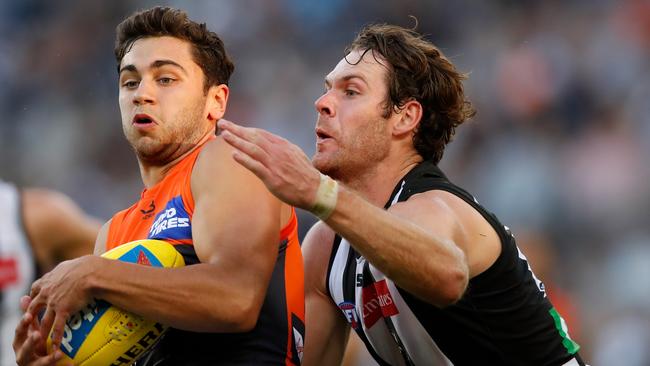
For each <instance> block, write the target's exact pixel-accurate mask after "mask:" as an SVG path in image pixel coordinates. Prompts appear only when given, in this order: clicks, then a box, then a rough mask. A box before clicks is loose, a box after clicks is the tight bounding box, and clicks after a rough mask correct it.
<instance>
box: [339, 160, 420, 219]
mask: <svg viewBox="0 0 650 366" xmlns="http://www.w3.org/2000/svg"><path fill="white" fill-rule="evenodd" d="M421 161H422V157H421V156H420V155H418V154H417V153H414V154H408V155H402V154H400V155H399V156H392V157H389V158H388V159H386V160H385V161H383V162H381V163H379V164H377V165H376V166H374V167H371V168H370V169H368V170H367V171H366V172H365V173H364V174H359V175H356V176H355V177H352V178H351V179H349V180H347V181H343V183H344V184H345V185H346V186H347V187H349V188H351V189H353V190H354V191H356V192H358V193H359V194H360V195H362V196H363V197H364V198H365V199H367V200H368V201H370V202H371V203H373V204H374V205H377V206H380V207H383V206H384V205H385V204H386V202H387V201H388V199H389V198H390V195H391V193H393V189H394V188H395V186H396V185H397V184H398V183H399V181H400V180H401V179H402V178H403V177H404V176H405V175H406V173H408V172H409V171H410V170H411V169H413V168H414V167H415V166H416V165H417V164H418V163H420V162H421Z"/></svg>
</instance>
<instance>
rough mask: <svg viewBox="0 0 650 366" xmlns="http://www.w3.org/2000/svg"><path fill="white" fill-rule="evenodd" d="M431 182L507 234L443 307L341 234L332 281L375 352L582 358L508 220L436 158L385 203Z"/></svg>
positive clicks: (446, 357) (491, 360)
mask: <svg viewBox="0 0 650 366" xmlns="http://www.w3.org/2000/svg"><path fill="white" fill-rule="evenodd" d="M430 190H444V191H447V192H449V193H452V194H454V195H456V196H457V197H460V198H461V199H463V200H464V201H466V202H467V203H468V204H470V205H471V206H472V207H473V208H474V209H476V210H477V211H478V212H480V213H481V215H482V216H483V217H484V218H485V219H486V220H487V221H488V222H489V223H490V225H491V226H492V227H493V228H494V230H495V231H496V232H497V234H498V236H499V238H500V239H501V246H502V250H501V254H500V255H499V257H498V258H497V260H496V261H495V263H494V264H493V265H492V266H491V267H490V268H488V269H487V270H486V271H484V272H483V273H481V274H479V275H477V276H475V277H474V278H472V279H470V281H469V284H468V287H467V290H466V292H465V294H464V295H463V297H462V298H461V300H460V301H458V302H457V303H456V304H454V305H451V306H448V307H445V308H442V309H441V308H438V307H436V306H433V305H431V304H428V303H425V302H423V301H421V300H419V299H417V298H415V297H414V296H412V295H410V294H409V293H407V292H406V291H404V290H402V289H401V288H399V287H397V286H396V285H395V284H394V283H393V282H392V281H391V280H390V279H388V278H386V277H385V276H384V275H383V274H382V273H381V272H380V271H379V270H377V269H376V268H375V267H374V266H373V265H372V264H370V263H368V261H366V259H365V258H364V257H362V256H361V255H359V254H358V253H357V252H356V251H355V250H354V249H353V248H352V247H351V246H350V244H349V243H348V241H347V240H346V239H345V238H341V237H340V236H338V235H337V236H335V239H334V244H333V247H332V253H331V257H330V263H329V267H328V273H327V287H326V288H327V290H328V291H329V295H330V297H331V298H332V300H333V301H334V302H335V304H337V305H338V307H339V308H340V310H341V311H342V312H343V315H344V316H345V317H346V319H347V320H348V323H350V325H351V327H352V328H353V329H354V330H355V331H356V332H357V334H358V335H359V336H360V338H361V339H362V340H363V342H364V343H365V344H366V347H367V348H368V350H369V351H370V353H371V354H372V356H373V357H374V358H375V360H376V361H377V362H378V363H379V364H380V365H499V366H506V365H562V364H565V363H567V362H568V361H569V360H571V359H573V358H574V357H578V360H579V356H577V351H578V349H579V346H578V344H577V343H575V342H574V341H573V340H571V339H570V338H569V335H568V331H567V328H566V325H565V323H564V320H563V319H562V318H561V317H560V315H559V314H558V312H557V311H556V310H555V309H554V308H553V306H552V304H551V303H550V301H549V300H548V299H547V297H546V293H545V291H544V285H543V284H542V283H541V282H540V281H539V280H538V279H537V278H536V277H535V275H534V274H533V273H532V271H531V270H530V266H529V265H528V262H527V260H526V257H525V256H524V255H523V254H522V253H521V252H520V251H519V249H518V248H517V246H516V243H515V240H514V237H513V236H512V235H511V233H510V231H509V230H508V228H507V227H505V226H503V225H502V224H501V223H500V222H499V221H498V219H497V218H496V217H495V216H494V215H493V214H492V213H490V212H488V211H487V210H486V209H485V208H483V207H482V206H481V205H480V204H479V203H478V202H477V201H476V200H475V199H474V197H472V196H471V195H470V194H469V193H467V192H466V191H464V190H463V189H461V188H459V187H457V186H456V185H454V184H452V183H451V182H449V180H448V179H447V178H446V177H445V175H444V174H443V173H442V172H441V171H440V170H439V169H438V168H437V167H436V166H435V165H434V164H433V163H431V162H423V163H420V164H419V165H418V166H417V167H415V168H414V169H413V170H411V171H410V172H409V173H408V174H407V175H406V176H405V177H404V178H403V179H402V181H400V183H399V184H398V185H397V186H396V187H395V189H394V191H393V193H392V194H391V198H390V199H389V201H388V202H387V203H386V206H385V208H388V207H390V206H391V205H392V204H394V203H396V202H401V201H405V200H407V199H408V198H409V197H411V196H412V195H414V194H417V193H421V192H425V191H430ZM571 362H573V361H571ZM575 362H576V363H575V364H576V365H577V364H582V363H581V362H582V361H575Z"/></svg>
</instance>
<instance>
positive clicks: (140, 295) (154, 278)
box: [14, 7, 304, 365]
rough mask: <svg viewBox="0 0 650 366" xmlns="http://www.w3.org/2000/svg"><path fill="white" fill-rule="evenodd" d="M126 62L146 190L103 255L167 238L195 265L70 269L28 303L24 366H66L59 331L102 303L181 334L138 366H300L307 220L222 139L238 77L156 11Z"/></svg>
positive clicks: (208, 40) (198, 37)
mask: <svg viewBox="0 0 650 366" xmlns="http://www.w3.org/2000/svg"><path fill="white" fill-rule="evenodd" d="M115 55H116V58H117V62H118V72H119V104H120V110H121V114H122V128H123V130H124V134H125V136H126V138H127V140H128V141H129V143H130V144H131V146H132V147H133V149H134V151H135V153H136V155H137V158H138V163H139V166H140V173H141V175H142V181H143V183H144V190H143V191H142V194H141V196H140V199H139V200H138V201H137V202H136V203H135V204H134V205H133V206H131V207H129V208H128V209H126V210H124V211H121V212H119V213H117V214H116V215H114V216H113V218H112V219H111V220H110V221H109V222H107V223H106V224H105V225H104V227H103V228H102V230H101V231H100V234H99V237H98V239H97V243H96V249H95V254H101V253H103V252H104V251H106V250H109V249H111V248H114V247H116V246H118V245H120V244H123V243H126V242H129V241H133V240H137V239H146V238H148V239H160V240H164V241H167V242H169V243H172V244H174V245H175V246H176V248H177V250H178V251H179V252H180V253H182V254H183V256H184V257H185V262H186V264H188V265H187V266H186V267H182V268H177V269H168V268H153V267H147V266H143V265H138V264H132V263H124V262H120V261H113V260H107V259H104V258H101V257H99V256H98V255H94V256H93V255H89V256H85V257H81V258H79V259H75V260H72V261H67V262H64V263H62V264H61V265H59V266H57V267H56V268H55V269H54V270H53V271H51V272H50V273H49V274H47V275H45V276H44V277H43V278H42V279H41V280H39V281H36V282H35V283H34V284H33V286H32V290H31V294H30V296H29V297H28V298H24V299H23V305H24V306H26V307H27V310H26V313H25V316H24V318H23V320H22V322H21V324H20V325H19V326H18V328H17V331H16V340H15V342H14V349H15V351H16V355H17V359H18V363H19V365H48V364H53V363H55V362H56V360H58V359H60V358H61V357H62V354H61V351H56V352H53V353H51V354H46V353H45V352H43V344H44V339H45V337H46V335H47V332H48V330H49V329H50V328H51V327H52V326H53V333H52V337H53V339H54V343H55V344H60V342H61V338H62V331H63V329H64V325H65V321H66V319H67V318H68V316H69V315H70V314H73V313H74V312H76V311H78V310H79V309H81V308H82V307H83V306H84V305H85V304H86V303H87V302H88V301H90V300H91V299H92V298H97V299H103V300H106V301H108V302H110V303H112V304H113V305H115V306H118V307H120V308H123V309H126V310H128V311H131V312H134V313H136V314H138V315H141V316H143V317H145V318H148V319H151V320H155V321H158V322H161V323H163V324H167V325H170V326H171V327H173V328H172V329H171V330H170V332H168V333H167V334H166V335H165V337H164V338H163V339H162V341H161V342H160V343H158V345H157V346H156V347H154V349H153V350H152V351H151V352H149V353H148V354H146V355H144V356H143V357H142V358H141V359H140V360H139V361H138V365H153V364H155V365H221V364H228V365H232V364H275V365H292V364H299V363H300V358H301V356H302V339H303V334H304V324H303V319H304V290H303V269H302V257H301V254H300V247H299V243H298V238H297V223H296V215H295V212H294V209H293V208H292V207H291V206H289V205H287V204H284V203H282V202H281V201H279V200H278V199H277V198H275V197H274V196H273V195H272V194H271V193H269V192H268V191H267V189H266V188H265V186H264V184H263V183H262V182H261V181H260V180H259V179H258V178H257V177H255V175H254V174H252V173H251V172H249V171H248V170H247V169H245V168H243V167H242V166H240V165H239V164H237V163H236V162H235V161H234V160H233V159H232V152H233V149H232V148H231V147H230V146H229V145H228V144H227V143H225V142H224V141H223V140H222V139H221V137H216V136H215V129H216V127H215V126H216V122H217V121H218V120H219V119H221V118H222V117H223V115H224V113H225V112H226V105H227V102H228V96H229V88H228V86H227V84H228V79H229V77H230V75H231V73H232V71H233V69H234V67H233V64H232V62H231V61H230V59H229V57H228V55H227V54H226V52H225V50H224V46H223V43H222V41H221V39H219V37H218V36H217V35H216V34H215V33H213V32H211V31H209V30H207V29H206V27H205V24H198V23H196V22H194V21H192V20H189V19H188V18H187V15H186V14H185V13H184V12H182V11H180V10H177V9H170V8H161V7H156V8H153V9H149V10H146V11H143V12H139V13H135V14H133V15H131V16H130V17H128V18H127V19H126V20H124V21H123V22H122V23H121V24H120V25H119V26H118V27H117V40H116V47H115ZM40 311H44V315H43V318H42V321H40V324H39V326H38V329H37V328H36V326H35V323H36V322H37V320H35V319H37V317H36V316H37V314H39V312H40ZM55 349H56V348H55Z"/></svg>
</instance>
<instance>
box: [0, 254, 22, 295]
mask: <svg viewBox="0 0 650 366" xmlns="http://www.w3.org/2000/svg"><path fill="white" fill-rule="evenodd" d="M15 283H18V263H17V262H16V258H0V290H4V289H5V288H7V287H9V286H11V285H13V284H15Z"/></svg>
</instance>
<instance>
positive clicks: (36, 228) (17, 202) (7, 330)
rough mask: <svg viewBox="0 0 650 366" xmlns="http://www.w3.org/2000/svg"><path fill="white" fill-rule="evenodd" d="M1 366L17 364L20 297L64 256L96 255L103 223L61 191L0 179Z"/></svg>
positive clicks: (64, 257) (63, 258) (20, 315)
mask: <svg viewBox="0 0 650 366" xmlns="http://www.w3.org/2000/svg"><path fill="white" fill-rule="evenodd" d="M0 207H1V208H2V210H0V309H1V310H0V311H1V312H2V318H1V319H0V365H15V364H16V358H15V356H14V351H13V349H12V343H13V339H14V331H15V329H16V326H17V325H18V323H19V321H20V318H21V317H22V314H23V312H22V310H21V308H20V298H21V296H23V295H25V294H28V293H29V288H30V286H31V284H32V281H34V280H36V279H37V278H38V277H40V276H41V275H42V274H44V273H46V272H48V271H49V270H51V269H52V268H54V266H55V265H56V264H57V263H58V262H61V261H64V260H66V259H72V258H76V257H80V256H82V255H84V254H89V253H92V250H93V243H94V242H95V238H96V237H97V232H98V231H99V228H100V226H101V224H100V222H99V221H98V220H97V219H95V218H94V217H92V216H89V215H87V214H86V213H85V212H84V211H83V210H82V209H81V208H80V207H79V206H78V205H77V204H76V203H75V202H74V201H72V200H71V199H70V198H69V197H68V196H66V195H65V194H63V193H61V192H57V191H54V190H51V189H44V188H19V187H17V186H15V185H13V184H11V183H9V182H5V181H2V180H0Z"/></svg>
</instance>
